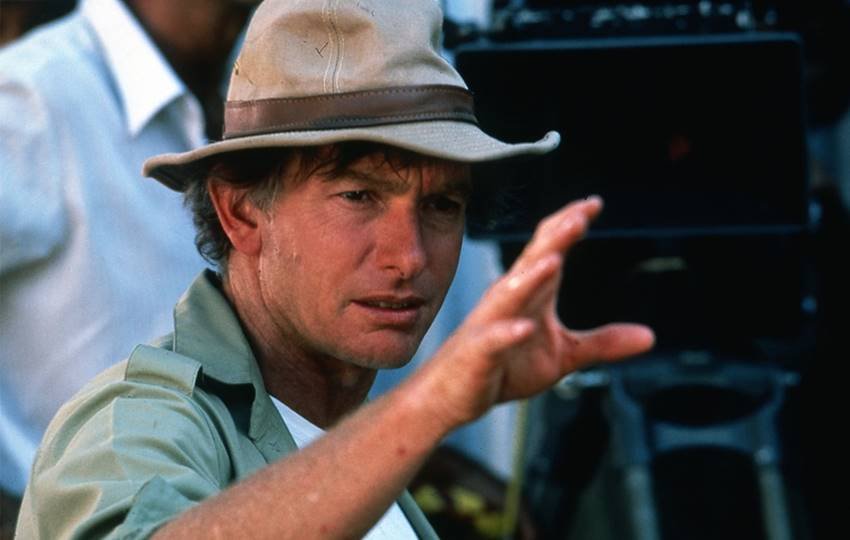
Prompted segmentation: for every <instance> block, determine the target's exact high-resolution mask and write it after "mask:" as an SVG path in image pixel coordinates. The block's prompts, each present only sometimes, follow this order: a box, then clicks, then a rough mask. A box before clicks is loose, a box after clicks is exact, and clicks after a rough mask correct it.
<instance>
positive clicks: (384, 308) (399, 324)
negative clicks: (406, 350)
mask: <svg viewBox="0 0 850 540" xmlns="http://www.w3.org/2000/svg"><path fill="white" fill-rule="evenodd" d="M351 304H352V305H353V306H354V307H355V308H356V309H357V310H358V311H359V312H361V313H362V315H363V316H365V317H366V318H367V319H368V320H369V321H370V322H371V323H372V324H375V325H377V326H382V327H396V328H403V329H407V328H410V327H413V326H414V325H415V324H416V322H417V321H418V320H419V317H420V314H421V312H422V308H423V307H424V306H425V304H426V302H425V299H424V298H422V297H420V296H416V295H384V294H381V295H371V296H364V297H361V298H357V299H355V300H352V302H351Z"/></svg>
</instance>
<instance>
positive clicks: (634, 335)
mask: <svg viewBox="0 0 850 540" xmlns="http://www.w3.org/2000/svg"><path fill="white" fill-rule="evenodd" d="M567 333H568V335H569V339H571V341H572V342H573V344H574V347H573V349H572V351H571V352H570V357H571V358H570V359H571V361H572V362H574V363H575V364H576V365H575V367H574V369H579V368H581V367H584V366H585V365H588V364H591V363H593V362H600V361H611V360H619V359H621V358H625V357H627V356H633V355H635V354H640V353H642V352H645V351H647V350H649V349H650V348H651V347H652V346H653V345H654V344H655V334H654V333H653V331H652V329H650V328H649V327H647V326H644V325H642V324H631V323H614V324H606V325H605V326H600V327H598V328H594V329H592V330H584V331H570V330H567Z"/></svg>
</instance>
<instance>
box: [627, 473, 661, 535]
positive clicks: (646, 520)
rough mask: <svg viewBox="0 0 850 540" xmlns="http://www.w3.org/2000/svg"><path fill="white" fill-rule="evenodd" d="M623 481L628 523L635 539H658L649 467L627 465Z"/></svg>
mask: <svg viewBox="0 0 850 540" xmlns="http://www.w3.org/2000/svg"><path fill="white" fill-rule="evenodd" d="M625 483H626V497H627V503H628V508H629V520H630V523H629V525H630V526H631V530H632V532H633V534H634V538H635V540H660V538H661V536H660V535H659V533H658V523H657V521H656V519H655V497H653V494H652V477H651V476H650V470H649V467H648V466H646V465H642V464H641V465H629V466H628V467H626V470H625Z"/></svg>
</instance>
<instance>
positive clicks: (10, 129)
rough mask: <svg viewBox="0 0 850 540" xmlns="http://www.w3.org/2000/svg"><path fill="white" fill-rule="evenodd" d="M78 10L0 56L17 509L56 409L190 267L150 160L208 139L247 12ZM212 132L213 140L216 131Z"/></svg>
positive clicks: (0, 374)
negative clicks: (145, 174)
mask: <svg viewBox="0 0 850 540" xmlns="http://www.w3.org/2000/svg"><path fill="white" fill-rule="evenodd" d="M250 4H251V2H236V1H235V0H217V1H215V2H212V1H208V0H191V1H187V0H180V1H179V2H173V1H172V0H148V1H135V0H127V1H126V2H122V1H121V0H82V1H81V2H80V4H79V5H78V8H77V9H76V10H75V11H74V12H73V13H71V14H70V15H68V16H67V17H64V18H62V19H59V20H57V21H54V22H53V23H51V24H49V25H47V26H45V27H41V28H38V29H35V30H34V31H32V32H31V33H30V34H28V35H26V36H24V37H22V38H21V39H19V40H18V41H16V42H14V43H12V44H10V45H8V46H6V47H4V48H3V49H2V50H0V463H2V466H0V492H3V493H5V494H6V495H8V496H9V497H12V498H14V497H19V496H20V495H21V494H22V492H23V490H24V487H25V485H26V481H27V477H28V474H29V468H30V465H31V462H32V459H33V454H34V451H35V448H36V446H37V444H38V442H39V440H40V439H41V436H42V433H43V431H44V429H45V428H46V426H47V424H48V422H49V421H50V419H51V418H52V417H53V415H54V414H55V413H56V410H57V409H58V408H59V406H60V405H61V404H62V403H63V402H64V401H66V400H67V399H68V398H69V397H70V396H71V395H72V394H73V393H74V392H76V391H77V390H78V389H79V388H80V387H81V386H82V385H83V383H84V382H85V381H87V380H89V379H90V378H91V377H92V376H93V375H94V374H96V373H98V372H99V371H101V370H102V369H104V368H105V367H106V366H108V365H110V364H112V363H114V362H115V360H116V359H117V358H121V357H123V356H126V355H127V354H128V352H129V350H130V349H131V347H132V346H133V345H135V344H136V343H138V342H139V341H148V340H151V339H153V338H154V337H156V336H158V335H160V334H162V333H164V332H165V331H167V329H168V328H169V327H170V324H171V310H172V307H173V305H174V303H175V301H176V300H177V298H178V297H179V295H180V294H181V292H182V291H183V290H184V289H185V288H186V286H187V285H188V284H189V283H190V282H191V280H192V278H193V276H194V275H195V274H197V273H198V271H199V270H201V269H202V268H203V266H204V262H203V260H202V259H201V257H200V256H199V255H198V253H197V252H196V251H195V250H194V248H193V238H194V229H193V226H192V223H191V219H190V218H189V216H188V214H187V213H186V211H185V209H184V208H183V204H182V201H181V198H180V197H179V195H177V194H174V193H171V192H168V191H167V190H163V189H161V188H159V187H157V186H155V185H153V184H152V183H151V182H150V181H146V180H144V179H143V178H142V176H141V174H140V171H141V166H142V162H143V160H144V159H145V158H147V157H148V156H150V155H151V154H156V153H161V152H170V151H183V150H189V149H192V148H197V147H199V146H201V145H202V144H204V143H205V142H206V140H207V139H208V138H209V137H210V136H213V137H215V138H217V137H218V136H220V123H221V118H220V116H221V104H222V97H221V95H222V89H223V85H222V82H223V81H224V80H225V76H226V75H227V74H229V67H230V62H229V58H230V56H231V50H232V49H233V47H234V44H235V43H236V41H237V38H238V36H239V34H240V32H241V31H242V29H243V27H244V24H245V21H246V20H247V17H248V15H249V14H250V11H251V9H252V6H251V5H250ZM216 132H218V133H216Z"/></svg>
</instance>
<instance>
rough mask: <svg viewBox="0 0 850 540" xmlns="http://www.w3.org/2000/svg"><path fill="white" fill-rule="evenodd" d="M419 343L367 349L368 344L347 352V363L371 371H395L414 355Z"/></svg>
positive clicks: (385, 345)
mask: <svg viewBox="0 0 850 540" xmlns="http://www.w3.org/2000/svg"><path fill="white" fill-rule="evenodd" d="M419 341H420V340H417V341H416V343H415V344H398V345H392V346H388V345H387V344H382V345H381V346H373V347H369V346H368V344H365V343H364V344H363V345H365V346H364V347H363V348H358V349H357V350H352V351H349V354H347V355H346V356H347V357H348V358H349V362H350V363H352V364H355V365H358V366H362V367H366V368H371V369H396V368H400V367H404V366H405V365H407V364H408V363H409V362H410V360H411V359H412V358H413V355H414V354H416V349H417V348H419Z"/></svg>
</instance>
